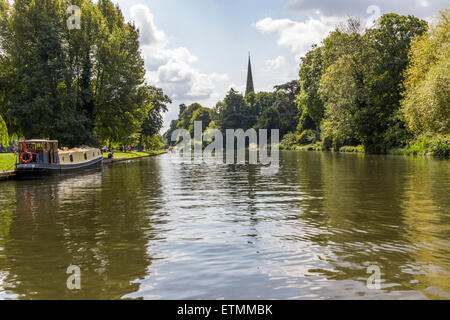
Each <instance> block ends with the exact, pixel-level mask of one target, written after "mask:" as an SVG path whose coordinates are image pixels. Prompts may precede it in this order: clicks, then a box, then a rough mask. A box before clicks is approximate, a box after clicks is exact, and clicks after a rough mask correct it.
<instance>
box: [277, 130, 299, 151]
mask: <svg viewBox="0 0 450 320" xmlns="http://www.w3.org/2000/svg"><path fill="white" fill-rule="evenodd" d="M296 147H297V135H296V134H295V133H293V132H289V133H288V134H286V135H285V136H284V137H283V139H282V140H281V142H280V149H281V150H295V148H296Z"/></svg>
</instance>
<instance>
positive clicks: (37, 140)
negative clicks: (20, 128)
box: [25, 139, 58, 143]
mask: <svg viewBox="0 0 450 320" xmlns="http://www.w3.org/2000/svg"><path fill="white" fill-rule="evenodd" d="M25 142H26V143H41V142H52V143H57V142H58V140H40V139H34V140H25Z"/></svg>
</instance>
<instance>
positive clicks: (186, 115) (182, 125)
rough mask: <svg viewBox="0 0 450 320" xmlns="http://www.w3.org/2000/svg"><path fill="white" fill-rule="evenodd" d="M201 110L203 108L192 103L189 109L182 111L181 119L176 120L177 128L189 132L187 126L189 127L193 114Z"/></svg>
mask: <svg viewBox="0 0 450 320" xmlns="http://www.w3.org/2000/svg"><path fill="white" fill-rule="evenodd" d="M181 106H184V105H181ZM181 106H180V111H181ZM201 108H203V107H202V106H201V105H200V104H198V103H193V104H191V105H190V106H189V107H187V108H186V109H184V111H183V113H182V114H181V118H179V119H178V123H177V128H178V129H186V130H189V126H190V125H191V119H192V116H193V115H194V112H195V111H196V110H197V109H201Z"/></svg>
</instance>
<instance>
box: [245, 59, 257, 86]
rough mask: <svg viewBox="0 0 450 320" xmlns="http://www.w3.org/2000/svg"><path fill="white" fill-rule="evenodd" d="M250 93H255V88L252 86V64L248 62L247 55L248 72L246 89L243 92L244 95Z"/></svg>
mask: <svg viewBox="0 0 450 320" xmlns="http://www.w3.org/2000/svg"><path fill="white" fill-rule="evenodd" d="M250 92H255V87H254V85H253V75H252V63H251V62H250V54H249V55H248V72H247V89H246V90H245V95H248V94H249V93H250Z"/></svg>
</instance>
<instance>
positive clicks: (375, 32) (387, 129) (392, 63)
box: [358, 13, 428, 152]
mask: <svg viewBox="0 0 450 320" xmlns="http://www.w3.org/2000/svg"><path fill="white" fill-rule="evenodd" d="M427 28H428V25H427V22H426V21H424V20H420V19H418V18H416V17H414V16H401V15H397V14H394V13H390V14H385V15H383V16H382V17H381V18H380V19H379V21H378V22H377V24H376V27H374V28H371V29H368V30H367V32H366V34H365V38H366V42H367V44H368V48H367V49H366V50H368V51H372V52H373V54H372V55H371V59H370V61H372V62H371V67H370V68H368V72H369V74H368V75H367V80H366V84H365V85H366V87H367V90H368V103H367V106H366V108H363V109H362V110H360V112H359V115H358V117H359V118H360V120H359V121H360V123H361V125H360V126H359V127H358V131H359V132H358V134H359V136H360V137H361V139H362V142H363V143H364V146H365V148H366V150H367V151H369V152H385V151H386V150H388V149H390V148H392V147H393V146H399V145H404V144H405V143H406V140H407V139H408V134H407V132H406V130H405V127H404V122H403V121H402V120H401V117H399V114H400V111H399V110H400V100H401V99H402V94H403V85H402V84H403V81H404V71H405V69H406V67H407V66H408V62H409V57H408V55H409V51H410V47H411V42H412V41H413V39H414V38H415V37H417V36H421V35H422V34H424V33H425V32H426V31H427ZM369 123H370V125H368V124H369Z"/></svg>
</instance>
